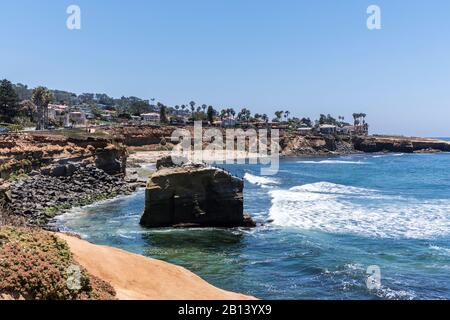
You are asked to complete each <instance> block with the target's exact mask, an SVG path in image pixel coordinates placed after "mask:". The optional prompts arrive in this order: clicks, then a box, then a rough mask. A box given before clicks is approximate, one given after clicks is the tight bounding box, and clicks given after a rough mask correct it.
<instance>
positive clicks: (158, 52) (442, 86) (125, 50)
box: [0, 0, 450, 136]
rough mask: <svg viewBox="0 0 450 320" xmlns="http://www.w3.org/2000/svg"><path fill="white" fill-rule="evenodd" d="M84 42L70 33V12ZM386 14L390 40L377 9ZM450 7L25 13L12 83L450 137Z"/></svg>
mask: <svg viewBox="0 0 450 320" xmlns="http://www.w3.org/2000/svg"><path fill="white" fill-rule="evenodd" d="M70 4H77V5H79V6H80V7H81V10H82V29H81V30H80V31H70V30H68V29H67V28H66V18H67V14H66V8H67V7H68V5H70ZM370 4H377V5H379V6H380V7H381V10H382V30H379V31H369V30H368V29H367V28H366V18H367V14H366V9H367V7H368V6H369V5H370ZM449 14H450V1H448V0H430V1H425V0H423V1H418V0H417V1H415V0H395V1H392V0H383V1H381V0H371V1H366V0H345V1H340V0H339V1H338V0H316V1H314V0H309V1H299V0H292V1H283V0H280V1H275V0H273V1H263V0H190V1H186V0H178V1H175V0H164V1H163V0H160V1H156V0H153V1H149V0H145V1H144V0H141V1H139V0H128V1H115V0H72V1H65V0H39V1H36V0H28V1H25V0H14V1H2V4H1V9H0V39H1V41H2V46H1V48H0V77H1V78H7V79H9V80H11V81H13V82H22V83H26V84H28V85H30V86H32V87H34V86H37V85H45V86H48V87H50V88H58V89H64V90H69V91H73V92H76V93H82V92H98V93H103V92H104V93H107V94H109V95H112V96H115V97H119V96H122V95H126V96H129V95H134V96H139V97H141V98H146V99H149V98H153V97H154V98H156V99H158V100H160V101H162V102H164V103H167V104H169V105H175V104H182V103H187V102H189V101H190V100H194V101H196V102H198V103H206V104H208V105H209V104H212V105H214V106H215V107H218V108H221V107H235V108H240V107H248V108H250V109H251V110H252V111H253V112H260V113H263V112H265V113H270V114H273V111H275V110H283V109H290V110H291V111H292V114H293V115H295V116H309V117H312V118H317V117H318V115H319V114H320V113H331V114H333V115H335V116H338V115H344V116H346V118H347V119H350V118H351V114H352V113H353V112H366V113H367V114H368V122H369V123H370V124H371V130H372V132H374V133H398V134H410V135H422V136H450V122H449V118H450V19H449Z"/></svg>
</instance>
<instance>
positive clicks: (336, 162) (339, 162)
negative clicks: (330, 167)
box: [297, 160, 369, 165]
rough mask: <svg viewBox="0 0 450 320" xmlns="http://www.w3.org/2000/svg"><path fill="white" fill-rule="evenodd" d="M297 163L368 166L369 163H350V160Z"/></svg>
mask: <svg viewBox="0 0 450 320" xmlns="http://www.w3.org/2000/svg"><path fill="white" fill-rule="evenodd" d="M297 163H303V164H357V165H361V164H369V162H365V161H351V160H321V161H309V160H307V161H297Z"/></svg>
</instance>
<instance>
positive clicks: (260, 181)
mask: <svg viewBox="0 0 450 320" xmlns="http://www.w3.org/2000/svg"><path fill="white" fill-rule="evenodd" d="M244 179H245V180H247V181H248V182H250V183H251V184H255V185H257V186H267V185H275V184H279V181H278V180H277V179H274V178H269V177H261V176H255V175H253V174H250V173H248V172H247V173H246V174H245V175H244Z"/></svg>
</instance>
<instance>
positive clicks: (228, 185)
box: [141, 158, 254, 228]
mask: <svg viewBox="0 0 450 320" xmlns="http://www.w3.org/2000/svg"><path fill="white" fill-rule="evenodd" d="M168 159H170V158H166V159H165V160H163V161H160V162H159V163H158V170H157V171H156V172H155V173H154V174H153V175H152V176H151V178H150V180H149V182H148V184H147V189H146V200H145V211H144V214H143V215H142V218H141V224H142V225H143V226H145V227H153V228H157V227H240V226H248V227H250V226H254V222H253V221H252V219H251V218H250V217H249V216H247V215H245V214H244V208H243V203H244V201H243V194H242V191H243V188H244V182H243V180H242V179H240V178H237V177H234V176H232V175H231V174H229V173H228V172H226V171H224V170H222V169H218V168H214V167H209V166H206V165H202V164H192V163H191V164H189V163H188V164H184V165H181V166H175V165H173V164H171V161H170V160H168Z"/></svg>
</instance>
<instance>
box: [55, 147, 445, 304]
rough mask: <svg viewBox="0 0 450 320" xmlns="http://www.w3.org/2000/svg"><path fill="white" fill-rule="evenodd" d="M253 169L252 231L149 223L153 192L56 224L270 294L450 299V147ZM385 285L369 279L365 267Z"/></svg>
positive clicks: (237, 287)
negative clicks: (144, 222) (375, 270)
mask: <svg viewBox="0 0 450 320" xmlns="http://www.w3.org/2000/svg"><path fill="white" fill-rule="evenodd" d="M227 169H229V170H230V171H232V172H233V173H234V174H236V175H238V176H241V177H244V178H245V209H246V211H247V212H249V213H250V214H251V215H252V216H253V217H254V218H255V219H256V220H258V221H261V222H264V221H266V220H268V219H271V220H273V223H271V224H266V225H265V226H262V227H258V228H256V229H253V230H246V229H233V230H221V229H204V230H200V229H192V230H172V229H163V230H146V229H143V228H141V227H140V226H139V218H140V214H141V212H142V211H143V203H144V192H143V191H142V190H141V191H139V192H137V193H136V194H135V195H133V196H129V197H122V198H119V199H115V200H113V201H108V202H103V203H100V204H97V205H94V206H90V207H86V208H82V209H76V210H73V211H71V212H70V213H68V214H66V215H64V216H62V217H60V218H59V219H58V221H57V223H58V224H59V225H61V226H64V227H65V228H67V229H69V230H71V231H75V232H78V233H80V234H81V235H82V236H83V237H84V238H86V239H88V240H89V241H91V242H94V243H99V244H106V245H112V246H116V247H119V248H123V249H125V250H128V251H131V252H136V253H140V254H144V255H147V256H150V257H153V258H157V259H162V260H166V261H169V262H172V263H176V264H179V265H182V266H184V267H186V268H188V269H190V270H191V271H193V272H195V273H197V274H198V275H200V276H202V277H203V278H204V279H206V280H208V281H209V282H211V283H213V284H214V285H216V286H219V287H221V288H224V289H228V290H233V291H238V292H243V293H248V294H252V295H255V296H257V297H259V298H266V299H449V298H450V279H449V275H450V154H424V155H421V154H417V155H406V154H394V155H361V156H348V157H339V158H329V159H323V158H321V159H285V160H282V161H281V165H280V171H279V173H278V174H277V175H276V176H273V177H261V176H260V170H259V169H260V168H259V166H257V165H232V166H227ZM371 265H377V266H379V267H380V270H381V288H379V289H372V290H369V289H368V288H367V286H366V279H367V276H368V274H367V272H366V271H367V268H368V267H369V266H371Z"/></svg>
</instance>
